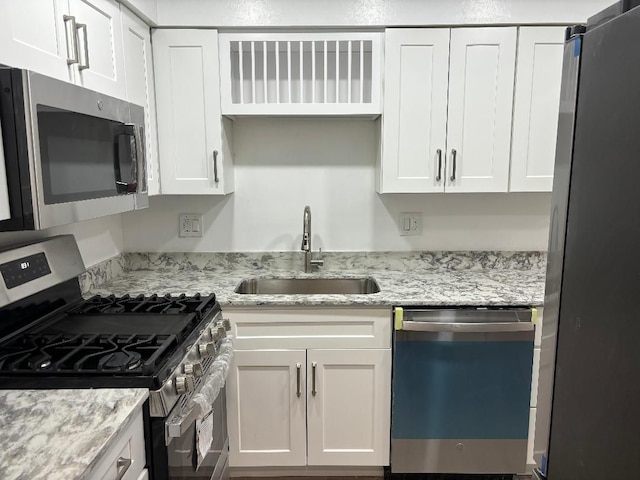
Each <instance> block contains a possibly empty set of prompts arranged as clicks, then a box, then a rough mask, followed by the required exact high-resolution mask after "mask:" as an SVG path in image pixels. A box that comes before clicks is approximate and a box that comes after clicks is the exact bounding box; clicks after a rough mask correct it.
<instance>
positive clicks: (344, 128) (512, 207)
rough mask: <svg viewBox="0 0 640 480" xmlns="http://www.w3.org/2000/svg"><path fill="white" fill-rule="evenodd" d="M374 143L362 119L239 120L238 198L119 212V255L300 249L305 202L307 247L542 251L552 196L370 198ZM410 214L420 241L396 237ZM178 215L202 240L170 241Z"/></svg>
mask: <svg viewBox="0 0 640 480" xmlns="http://www.w3.org/2000/svg"><path fill="white" fill-rule="evenodd" d="M283 132H286V134H283ZM375 137H376V126H375V122H373V121H371V120H365V119H311V118H306V119H304V118H297V119H274V118H271V119H260V118H255V119H238V120H236V122H235V124H234V145H235V175H236V192H235V193H234V194H232V195H227V196H226V197H222V198H220V197H213V196H210V197H207V196H175V197H167V196H164V197H155V198H152V199H151V204H150V208H149V209H148V210H141V211H138V212H131V213H126V214H123V217H122V218H123V229H124V232H125V234H124V249H125V251H203V252H206V251H265V250H266V251H287V250H298V249H299V248H300V242H301V233H302V211H303V208H304V206H305V205H307V204H308V205H310V206H311V212H312V233H313V239H312V240H313V243H312V246H313V249H314V250H316V249H317V248H318V247H322V248H323V249H326V250H329V251H375V250H438V249H447V250H451V249H453V250H486V249H496V250H546V247H547V229H548V216H549V202H550V194H457V195H444V194H431V195H407V194H402V195H400V194H399V195H378V194H377V193H375V186H374V185H375V173H376V171H375V157H376V145H377V141H376V138H375ZM416 211H417V212H422V213H423V214H424V234H423V235H422V236H416V237H400V236H399V234H398V231H397V226H396V219H397V215H398V213H400V212H416ZM180 213H202V214H203V215H204V228H205V232H204V236H203V237H202V238H178V237H177V231H178V214H180Z"/></svg>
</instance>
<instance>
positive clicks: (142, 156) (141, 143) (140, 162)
mask: <svg viewBox="0 0 640 480" xmlns="http://www.w3.org/2000/svg"><path fill="white" fill-rule="evenodd" d="M133 136H134V140H135V142H136V161H135V164H136V177H135V178H136V180H137V182H138V193H144V192H146V191H147V149H146V145H145V135H144V127H143V126H141V125H134V127H133Z"/></svg>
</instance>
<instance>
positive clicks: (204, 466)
mask: <svg viewBox="0 0 640 480" xmlns="http://www.w3.org/2000/svg"><path fill="white" fill-rule="evenodd" d="M225 398H226V395H225V389H224V388H223V389H221V390H220V393H219V394H218V396H217V397H216V400H215V402H214V403H213V411H212V413H211V414H210V416H208V417H206V420H207V421H208V422H211V423H212V424H213V429H212V432H213V434H212V436H213V440H212V442H211V446H210V447H209V448H207V449H202V448H199V442H200V441H204V440H205V437H206V435H207V432H206V427H203V423H205V422H204V421H203V422H199V421H197V419H196V417H195V416H192V415H185V416H182V415H180V410H181V409H183V408H184V407H182V406H181V404H180V403H178V405H176V408H175V409H174V411H172V412H171V413H170V414H169V418H175V416H176V414H177V415H178V416H180V417H183V421H182V422H181V423H180V424H178V425H172V428H171V429H168V431H169V432H176V433H177V434H178V435H179V436H175V437H172V436H171V435H168V438H167V462H168V475H169V476H168V478H169V480H183V479H185V480H186V479H189V480H210V479H213V480H221V479H228V478H229V471H228V440H227V409H226V402H225ZM176 410H177V411H176ZM211 423H209V427H211ZM176 427H178V428H177V429H176ZM199 428H200V430H199ZM201 437H202V438H201ZM202 450H205V455H204V456H203V455H201V451H202Z"/></svg>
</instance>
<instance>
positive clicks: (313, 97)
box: [311, 40, 316, 103]
mask: <svg viewBox="0 0 640 480" xmlns="http://www.w3.org/2000/svg"><path fill="white" fill-rule="evenodd" d="M311 103H316V41H315V40H313V41H312V42H311Z"/></svg>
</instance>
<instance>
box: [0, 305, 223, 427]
mask: <svg viewBox="0 0 640 480" xmlns="http://www.w3.org/2000/svg"><path fill="white" fill-rule="evenodd" d="M225 324H226V325H227V328H229V326H228V323H227V322H224V321H223V320H222V318H221V310H220V306H219V304H218V303H217V302H216V299H215V295H213V294H212V295H209V296H207V297H202V296H201V295H199V294H196V295H194V296H192V297H187V296H186V295H180V296H177V297H176V296H170V295H165V296H158V295H152V296H148V297H147V296H142V295H141V296H137V297H130V296H129V295H125V296H122V297H115V296H108V297H101V296H95V297H92V298H90V299H88V300H86V301H80V302H79V303H77V304H71V305H69V306H68V307H66V308H62V309H58V310H57V311H56V313H55V314H53V315H49V316H48V318H47V319H46V320H44V321H41V322H38V323H36V324H35V325H31V326H30V327H29V328H27V329H25V330H23V331H21V332H20V333H19V334H17V335H13V336H12V337H10V338H9V339H7V340H6V341H4V342H2V343H0V386H2V388H61V387H62V388H83V387H92V388H99V387H146V388H149V389H150V391H151V393H150V398H151V415H152V416H166V415H167V414H168V413H169V411H170V410H171V408H172V407H173V405H175V403H176V401H177V399H178V397H179V396H180V395H184V394H188V393H189V392H191V391H193V390H194V389H195V387H196V379H197V378H199V377H201V376H203V375H204V374H206V372H207V371H208V369H209V366H210V364H211V362H212V361H213V359H214V358H215V355H216V353H217V351H218V349H219V345H220V341H221V339H222V338H224V337H225V336H226V330H225Z"/></svg>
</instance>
